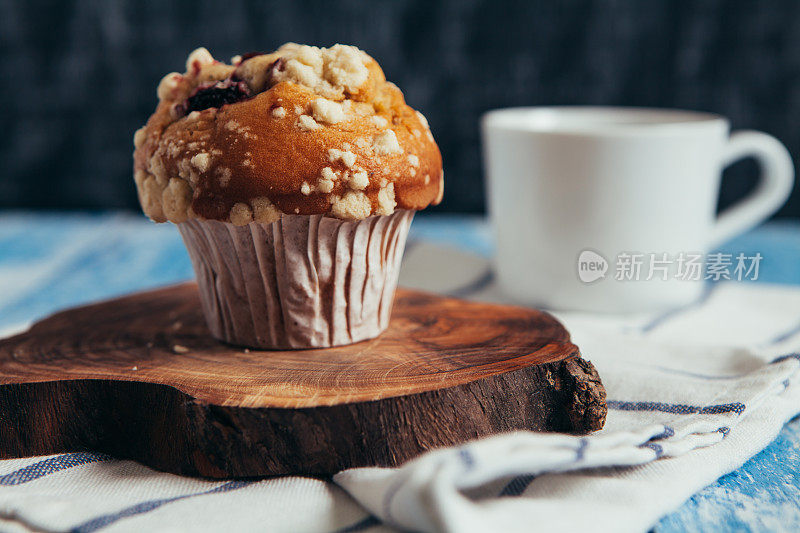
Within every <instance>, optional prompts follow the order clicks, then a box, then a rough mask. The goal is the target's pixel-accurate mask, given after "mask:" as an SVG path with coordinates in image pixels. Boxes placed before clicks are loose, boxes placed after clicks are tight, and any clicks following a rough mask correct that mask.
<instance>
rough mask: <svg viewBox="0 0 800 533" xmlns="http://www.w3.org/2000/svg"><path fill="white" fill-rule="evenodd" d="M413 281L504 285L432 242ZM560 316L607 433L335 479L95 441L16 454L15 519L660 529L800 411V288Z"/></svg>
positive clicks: (7, 515) (52, 523) (410, 259)
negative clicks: (272, 475) (120, 451)
mask: <svg viewBox="0 0 800 533" xmlns="http://www.w3.org/2000/svg"><path fill="white" fill-rule="evenodd" d="M432 264H435V265H436V271H437V272H443V271H447V272H448V273H449V275H448V276H445V277H441V278H435V277H432V276H431V275H429V272H431V265H432ZM401 284H403V285H405V286H409V287H418V288H425V289H432V290H437V289H438V290H440V291H443V292H449V293H453V294H457V295H459V296H462V297H474V298H478V299H490V300H502V299H504V297H503V295H502V294H500V293H498V292H497V291H496V289H495V288H494V286H493V284H492V281H491V275H490V273H489V270H488V267H487V265H486V262H485V260H483V259H481V258H479V257H477V256H473V255H469V254H463V253H461V252H456V251H448V250H443V249H442V248H441V247H438V246H436V247H433V246H430V245H425V244H420V245H417V246H411V247H410V248H409V251H408V252H407V259H406V262H405V263H404V271H403V274H402V276H401ZM557 316H558V317H559V318H560V319H561V320H562V321H563V322H564V323H565V324H566V325H567V327H568V329H570V331H571V332H572V334H573V339H574V341H575V342H576V344H578V346H579V347H580V348H581V350H582V352H583V354H584V356H585V357H586V358H587V359H590V360H591V361H592V362H593V363H594V364H595V365H596V366H597V369H598V371H599V373H600V376H601V378H602V379H603V382H604V383H605V386H606V389H607V392H608V398H609V415H608V420H607V423H606V427H605V428H604V429H603V430H602V431H600V432H598V433H596V434H593V435H589V436H584V437H581V436H570V435H560V434H540V433H531V432H517V433H512V434H506V435H498V436H495V437H491V438H488V439H483V440H480V441H476V442H472V443H467V444H464V445H462V446H458V447H454V448H449V449H443V450H436V451H433V452H431V453H428V454H426V455H423V456H421V457H419V458H418V459H416V460H414V461H411V462H409V463H407V464H406V465H404V466H402V467H400V468H397V469H383V468H361V469H353V470H348V471H345V472H342V473H340V474H337V475H336V476H334V478H333V480H332V482H330V481H323V480H315V479H309V478H299V477H292V478H276V479H268V480H260V481H257V480H247V481H227V482H218V481H217V482H210V481H204V480H197V479H190V478H183V477H179V476H174V475H170V474H164V473H159V472H155V471H152V470H150V469H148V468H146V467H143V466H141V465H138V464H136V463H134V462H131V461H120V460H115V459H112V458H109V457H106V456H103V455H99V454H89V453H77V454H63V455H58V456H52V457H46V458H42V457H39V458H27V459H15V460H6V461H0V518H1V519H0V530H13V531H26V530H28V529H36V530H45V531H79V532H89V531H98V530H102V531H142V530H158V531H213V530H219V529H223V528H225V529H232V530H243V531H247V530H268V531H324V532H328V531H340V532H344V531H367V530H368V531H389V530H393V529H395V528H401V529H410V530H416V531H459V532H462V531H465V532H471V531H530V530H532V529H541V530H545V531H547V530H553V531H560V530H577V528H586V529H591V530H593V531H645V530H647V529H648V528H649V527H651V526H652V525H653V524H654V523H655V522H656V521H657V520H658V519H659V518H660V517H661V516H663V515H664V514H666V513H668V512H669V511H671V510H673V509H674V508H676V507H677V506H679V505H680V504H681V503H682V502H683V501H684V500H686V499H687V498H688V497H689V496H691V495H692V494H693V493H694V492H696V491H698V490H699V489H701V488H702V487H704V486H705V485H708V484H709V483H711V482H713V481H714V480H716V479H717V478H718V477H720V476H721V475H723V474H725V473H727V472H730V471H732V470H734V469H736V468H737V467H739V466H740V465H741V464H743V463H744V462H745V461H746V460H747V459H748V458H750V457H751V456H752V455H754V454H755V453H757V452H758V451H759V450H761V449H762V448H764V447H765V446H766V445H767V444H768V443H769V442H770V441H771V440H773V439H774V438H775V436H776V435H777V433H778V432H779V431H780V429H781V427H782V426H783V424H784V423H785V422H786V421H787V420H789V419H790V418H792V417H793V416H795V415H796V414H797V413H798V412H800V386H799V385H798V380H800V377H798V376H800V373H798V369H800V353H798V350H800V289H793V288H787V287H774V286H769V285H761V284H742V283H738V284H737V283H723V284H718V285H716V286H715V287H713V289H712V290H710V291H709V293H708V295H707V297H706V298H704V299H703V300H702V301H701V302H698V303H696V304H694V305H691V306H688V307H687V308H685V309H681V310H673V311H671V312H669V313H663V314H659V315H655V316H653V315H648V316H645V315H642V316H633V317H625V318H619V317H598V316H592V315H580V314H563V313H562V314H558V315H557ZM359 504H360V505H359ZM365 509H366V511H365ZM6 526H8V527H6Z"/></svg>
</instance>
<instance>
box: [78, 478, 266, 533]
mask: <svg viewBox="0 0 800 533" xmlns="http://www.w3.org/2000/svg"><path fill="white" fill-rule="evenodd" d="M253 483H255V482H254V481H229V482H227V483H225V484H223V485H220V486H218V487H215V488H213V489H210V490H206V491H203V492H195V493H193V494H183V495H181V496H173V497H172V498H162V499H159V500H148V501H144V502H141V503H137V504H136V505H133V506H131V507H127V508H125V509H122V510H121V511H118V512H116V513H111V514H107V515H102V516H98V517H97V518H93V519H91V520H89V521H87V522H84V523H83V524H81V525H79V526H76V527H74V528H72V529H71V530H70V531H71V532H72V533H91V532H92V531H97V530H98V529H102V528H104V527H106V526H108V525H111V524H113V523H114V522H116V521H118V520H121V519H123V518H128V517H130V516H135V515H138V514H144V513H149V512H150V511H154V510H156V509H158V508H159V507H161V506H163V505H166V504H168V503H172V502H176V501H179V500H185V499H187V498H193V497H195V496H204V495H206V494H219V493H221V492H230V491H232V490H236V489H241V488H242V487H246V486H248V485H251V484H253Z"/></svg>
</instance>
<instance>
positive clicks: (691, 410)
mask: <svg viewBox="0 0 800 533" xmlns="http://www.w3.org/2000/svg"><path fill="white" fill-rule="evenodd" d="M606 403H607V405H608V408H609V409H615V410H617V411H660V412H662V413H674V414H676V415H694V414H700V415H720V414H724V413H736V414H737V415H740V414H742V413H743V412H744V410H745V405H744V404H743V403H739V402H733V403H721V404H717V405H705V406H697V405H686V404H680V403H662V402H623V401H617V400H609V401H608V402H606Z"/></svg>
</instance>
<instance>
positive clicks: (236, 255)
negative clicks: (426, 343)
mask: <svg viewBox="0 0 800 533" xmlns="http://www.w3.org/2000/svg"><path fill="white" fill-rule="evenodd" d="M413 217H414V212H413V211H406V210H398V211H396V212H395V213H393V214H392V215H388V216H373V217H369V218H367V219H364V220H340V219H337V218H331V217H325V216H322V215H283V216H282V217H281V219H280V220H278V221H276V222H273V223H271V224H263V223H258V222H253V223H251V224H249V225H247V226H235V225H233V224H230V223H227V222H219V221H213V220H206V221H199V220H190V221H188V222H184V223H181V224H179V225H178V228H179V229H180V232H181V235H182V236H183V241H184V243H185V244H186V247H187V249H188V251H189V256H190V257H191V260H192V266H193V267H194V271H195V274H196V276H197V282H198V285H199V287H200V301H201V304H202V307H203V313H204V315H205V318H206V321H207V323H208V327H209V328H210V330H211V333H212V334H213V335H214V337H216V338H218V339H220V340H222V341H225V342H228V343H230V344H235V345H240V346H249V347H254V348H263V349H285V348H296V349H300V348H321V347H326V346H337V345H342V344H350V343H354V342H358V341H362V340H365V339H371V338H373V337H376V336H378V335H379V334H380V333H381V332H382V331H384V330H385V329H386V327H387V326H388V325H389V316H390V314H391V310H392V302H393V299H394V292H395V288H396V287H397V278H398V275H399V272H400V261H401V259H402V255H403V248H404V247H405V242H406V237H407V235H408V229H409V227H410V225H411V220H412V219H413Z"/></svg>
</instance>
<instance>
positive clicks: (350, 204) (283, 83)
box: [134, 43, 443, 225]
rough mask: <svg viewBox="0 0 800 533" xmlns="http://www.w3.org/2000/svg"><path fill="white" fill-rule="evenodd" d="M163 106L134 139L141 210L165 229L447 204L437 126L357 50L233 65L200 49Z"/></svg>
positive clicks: (265, 57)
mask: <svg viewBox="0 0 800 533" xmlns="http://www.w3.org/2000/svg"><path fill="white" fill-rule="evenodd" d="M158 98H159V104H158V107H157V108H156V111H155V113H153V115H152V116H151V117H150V119H149V120H148V121H147V124H146V125H145V126H144V127H143V128H141V129H139V130H138V131H137V132H136V134H135V136H134V145H135V147H136V151H135V152H134V178H135V181H136V187H137V190H138V193H139V201H140V202H141V204H142V208H143V210H144V212H145V213H146V214H147V215H148V216H149V217H150V218H152V219H153V220H155V221H157V222H164V221H167V220H169V221H171V222H175V223H180V222H184V221H186V220H188V219H190V218H199V219H210V220H221V221H226V222H232V223H233V224H236V225H244V224H247V223H249V222H252V221H254V220H255V221H258V222H272V221H274V220H277V219H278V218H280V216H281V214H282V213H287V214H326V215H329V216H333V217H338V218H342V219H362V218H366V217H368V216H371V215H389V214H391V213H393V212H394V210H395V209H414V210H419V209H423V208H425V207H426V206H428V205H430V204H438V203H439V202H440V201H441V199H442V192H443V172H442V158H441V155H440V153H439V149H438V147H437V146H436V143H435V142H434V140H433V136H432V135H431V131H430V128H429V127H428V123H427V121H426V120H425V117H424V116H422V114H421V113H419V112H417V111H414V110H413V109H412V108H411V107H409V106H408V105H406V103H405V100H404V98H403V93H402V92H401V91H400V90H399V89H398V88H397V86H395V85H394V84H393V83H391V82H388V81H386V78H385V77H384V74H383V71H382V70H381V68H380V67H379V66H378V63H376V62H375V60H374V59H372V58H371V57H370V56H368V55H367V54H366V53H364V52H362V51H361V50H359V49H358V48H355V47H353V46H346V45H340V44H337V45H335V46H332V47H330V48H317V47H315V46H305V45H298V44H294V43H288V44H285V45H283V46H281V47H280V48H279V49H278V50H277V51H275V52H272V53H269V54H259V53H255V54H247V55H245V56H236V57H234V58H233V59H232V60H231V64H230V65H228V64H225V63H221V62H219V61H216V60H215V59H214V58H213V57H212V56H211V54H210V53H209V52H208V50H206V49H205V48H198V49H197V50H195V51H194V52H192V53H191V54H190V55H189V58H188V59H187V61H186V72H185V73H184V74H178V73H171V74H167V75H166V76H165V77H164V79H163V80H161V83H160V84H159V86H158Z"/></svg>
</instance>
